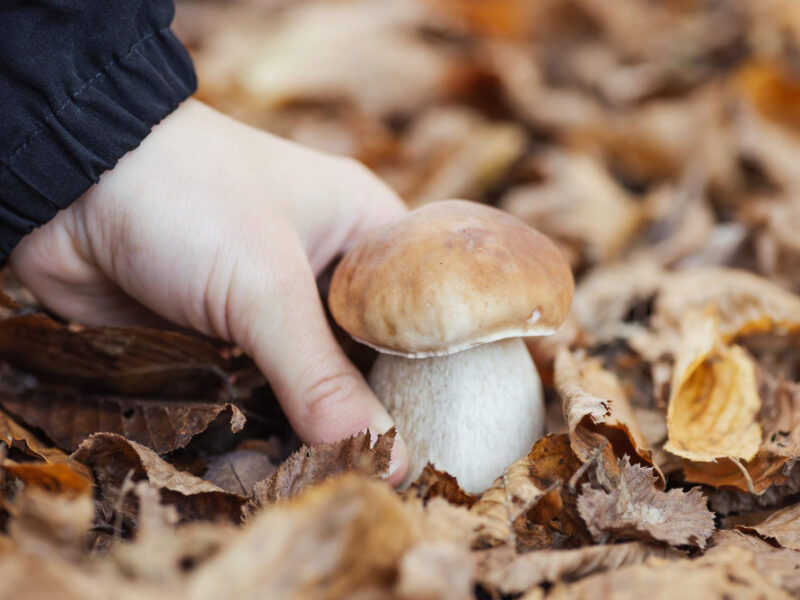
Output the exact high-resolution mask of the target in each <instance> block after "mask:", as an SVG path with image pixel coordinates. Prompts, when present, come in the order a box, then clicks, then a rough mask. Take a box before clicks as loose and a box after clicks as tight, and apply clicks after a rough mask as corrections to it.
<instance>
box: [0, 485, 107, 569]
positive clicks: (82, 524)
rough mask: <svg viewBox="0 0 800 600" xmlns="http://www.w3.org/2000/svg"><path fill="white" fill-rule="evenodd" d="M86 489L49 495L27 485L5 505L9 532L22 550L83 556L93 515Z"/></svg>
mask: <svg viewBox="0 0 800 600" xmlns="http://www.w3.org/2000/svg"><path fill="white" fill-rule="evenodd" d="M88 492H89V490H88V489H84V490H82V491H81V492H80V493H78V494H70V495H65V494H52V493H50V492H48V491H45V490H44V489H42V488H39V487H35V486H27V487H26V488H25V489H24V490H23V491H22V492H20V493H18V494H17V495H16V496H15V498H14V501H13V502H12V503H11V504H10V505H9V506H8V511H9V514H10V516H11V522H10V524H9V526H8V532H9V535H10V536H11V538H12V539H14V541H16V543H17V544H18V546H19V548H20V549H21V550H23V551H27V552H32V553H36V554H39V555H41V556H51V557H52V556H63V557H65V558H70V559H78V558H80V557H82V556H83V544H84V541H85V538H86V534H87V533H88V531H89V528H90V527H91V525H92V521H93V520H94V516H95V507H94V503H93V502H92V497H91V494H89V493H88ZM0 562H1V561H0Z"/></svg>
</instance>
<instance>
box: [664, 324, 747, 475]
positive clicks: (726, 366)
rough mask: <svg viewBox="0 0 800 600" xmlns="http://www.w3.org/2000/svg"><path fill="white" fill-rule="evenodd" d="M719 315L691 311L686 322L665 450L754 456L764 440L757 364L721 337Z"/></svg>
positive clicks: (705, 456)
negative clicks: (760, 421)
mask: <svg viewBox="0 0 800 600" xmlns="http://www.w3.org/2000/svg"><path fill="white" fill-rule="evenodd" d="M717 323H718V318H717V316H716V315H714V314H713V313H712V314H707V313H700V312H696V311H690V312H689V313H687V314H686V316H685V318H684V320H683V322H682V325H681V332H682V339H681V343H680V346H679V349H678V352H677V356H676V357H675V367H674V370H673V377H672V395H671V397H670V400H669V407H668V409H667V429H668V432H669V433H668V440H667V443H666V444H665V445H664V449H665V450H668V451H669V452H671V453H673V454H675V455H677V456H681V457H683V458H688V459H690V460H692V461H698V462H709V461H713V460H716V459H718V458H736V459H744V460H750V459H752V458H753V457H754V456H755V455H756V453H757V452H758V448H759V446H760V444H761V425H760V423H759V421H758V418H757V417H758V413H759V411H760V409H761V399H760V397H759V395H758V387H757V385H756V374H755V366H754V364H753V361H752V360H751V359H750V357H749V356H748V355H747V353H746V352H745V351H744V349H743V348H741V346H737V345H728V344H726V343H725V342H723V341H722V340H721V339H720V335H719V332H718V324H717Z"/></svg>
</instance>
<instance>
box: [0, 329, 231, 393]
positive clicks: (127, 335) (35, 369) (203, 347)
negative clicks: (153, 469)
mask: <svg viewBox="0 0 800 600" xmlns="http://www.w3.org/2000/svg"><path fill="white" fill-rule="evenodd" d="M0 358H2V359H3V360H6V361H8V362H9V363H11V364H13V365H14V366H16V367H18V368H20V369H23V370H25V371H28V372H31V373H33V374H34V375H36V376H37V377H39V378H41V379H45V380H50V381H55V382H57V383H59V384H61V385H63V384H65V383H67V384H74V385H79V386H81V387H82V388H84V389H91V390H96V391H103V392H110V393H119V394H125V395H149V394H152V393H158V394H161V395H163V396H172V395H177V396H179V397H181V396H182V397H186V396H193V395H194V396H198V397H201V398H208V397H209V395H211V396H212V397H213V396H216V394H218V393H219V391H220V390H221V389H225V388H226V386H227V378H226V376H225V374H224V372H223V369H224V368H225V367H226V365H227V362H226V361H225V360H224V359H223V358H222V357H221V356H220V355H219V353H218V352H217V351H216V350H214V347H213V346H212V345H211V344H209V343H208V342H205V341H202V340H199V339H196V338H191V337H188V336H185V335H182V334H179V333H174V332H171V331H161V330H156V329H145V328H143V327H125V328H113V327H107V328H100V327H96V328H85V329H79V330H77V331H74V330H72V329H70V328H68V327H66V326H64V325H61V324H59V323H57V322H55V321H53V320H52V319H50V318H49V317H47V316H45V315H42V314H31V315H23V316H20V317H12V318H10V319H5V320H4V321H0Z"/></svg>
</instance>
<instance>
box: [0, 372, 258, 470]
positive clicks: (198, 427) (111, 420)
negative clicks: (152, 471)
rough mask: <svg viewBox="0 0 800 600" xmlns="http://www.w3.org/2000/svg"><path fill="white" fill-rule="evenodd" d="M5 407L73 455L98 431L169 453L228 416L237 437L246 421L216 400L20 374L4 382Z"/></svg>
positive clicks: (0, 400)
mask: <svg viewBox="0 0 800 600" xmlns="http://www.w3.org/2000/svg"><path fill="white" fill-rule="evenodd" d="M172 376H174V377H176V378H177V379H182V378H184V377H185V378H192V377H193V375H192V374H191V373H186V374H183V375H180V376H178V375H176V374H175V373H172V374H171V375H170V377H172ZM177 379H176V380H177ZM0 406H2V407H3V408H5V409H6V410H7V411H8V412H10V413H12V414H14V415H15V416H17V417H18V418H19V419H21V420H23V421H25V422H26V423H28V424H29V425H31V426H33V427H38V428H40V429H41V430H42V431H44V432H45V433H46V434H47V436H48V437H49V438H50V439H51V440H53V441H54V442H55V443H56V444H58V446H59V447H61V448H63V449H65V450H69V451H74V450H75V449H76V448H77V447H78V445H80V443H81V442H82V441H83V440H84V439H85V438H86V437H87V436H89V435H91V434H92V433H98V432H110V433H118V434H120V435H123V436H125V437H127V438H128V439H131V440H133V441H135V442H138V443H140V444H144V445H146V446H148V447H150V448H152V449H153V450H155V451H156V452H158V453H159V454H165V453H167V452H171V451H172V450H175V449H177V448H182V447H184V446H185V445H186V444H188V443H189V442H190V441H191V439H192V438H193V437H194V436H196V435H197V434H199V433H202V432H203V431H205V430H206V429H207V428H208V426H209V425H210V424H211V423H212V422H213V421H214V420H215V419H217V418H218V417H220V418H221V415H225V413H228V414H229V416H228V419H229V420H230V426H231V431H233V432H234V433H236V432H238V431H240V430H241V429H242V427H244V423H245V416H244V414H243V413H242V411H241V410H240V409H239V407H237V406H236V405H234V404H230V403H224V402H219V401H217V400H213V399H212V400H204V399H203V398H202V397H197V398H182V399H181V398H168V397H132V396H112V395H105V394H100V393H90V392H86V391H82V390H79V389H70V388H64V387H55V386H48V385H46V384H42V383H38V382H32V381H31V380H30V378H25V377H20V376H19V374H6V377H3V378H2V379H1V380H0ZM225 416H227V415H225Z"/></svg>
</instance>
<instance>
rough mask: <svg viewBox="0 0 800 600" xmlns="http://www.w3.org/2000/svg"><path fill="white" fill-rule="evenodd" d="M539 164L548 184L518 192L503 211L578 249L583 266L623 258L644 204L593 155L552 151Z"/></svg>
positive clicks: (504, 203) (504, 202)
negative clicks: (636, 200)
mask: <svg viewBox="0 0 800 600" xmlns="http://www.w3.org/2000/svg"><path fill="white" fill-rule="evenodd" d="M533 160H534V161H535V162H534V169H535V170H536V171H537V172H539V173H540V174H541V177H542V179H543V181H542V182H541V183H539V184H528V185H525V186H522V187H517V188H515V189H512V190H511V191H510V192H509V193H508V194H507V195H506V196H505V197H504V198H503V200H502V203H501V205H500V207H501V208H502V209H503V210H506V211H508V212H510V213H511V214H512V215H514V216H516V217H518V218H520V219H522V220H523V221H525V222H526V223H528V224H529V225H531V226H533V227H536V229H538V230H540V231H542V233H545V234H546V235H548V236H550V237H551V238H553V239H554V240H555V241H557V242H560V243H561V244H562V245H564V246H567V247H570V248H572V249H573V252H572V254H573V255H575V256H576V257H578V258H579V259H580V260H578V261H577V264H587V263H596V262H605V261H611V260H613V259H614V258H615V257H617V256H618V255H619V254H620V252H621V251H622V249H623V248H624V247H625V246H626V245H627V244H628V243H629V242H630V241H631V240H632V238H633V236H634V235H635V234H636V233H637V232H638V230H639V228H640V227H641V226H642V224H643V219H644V213H643V211H642V209H641V207H640V205H639V204H637V203H636V202H634V200H633V199H632V198H631V197H630V195H629V194H628V193H627V192H626V191H625V190H624V189H622V188H621V187H620V186H619V185H618V184H617V183H616V182H615V181H614V180H613V179H612V178H611V177H610V176H609V174H608V172H607V170H606V169H604V168H603V167H602V166H601V165H600V164H599V162H598V161H597V160H595V159H593V158H592V157H591V156H589V155H586V154H578V153H564V152H557V151H552V152H547V153H544V154H542V155H540V156H535V157H534V159H533ZM599 222H602V223H604V226H603V227H598V226H597V223H599ZM569 254H570V253H567V255H568V256H569ZM573 266H575V265H573Z"/></svg>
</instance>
